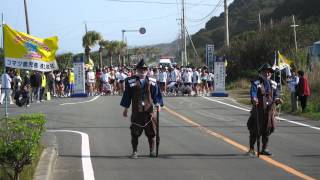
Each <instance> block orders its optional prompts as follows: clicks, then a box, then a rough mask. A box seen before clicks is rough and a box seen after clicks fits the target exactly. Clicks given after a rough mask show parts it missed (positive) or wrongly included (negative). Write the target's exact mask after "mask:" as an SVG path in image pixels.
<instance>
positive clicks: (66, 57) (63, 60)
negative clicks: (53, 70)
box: [56, 53, 73, 69]
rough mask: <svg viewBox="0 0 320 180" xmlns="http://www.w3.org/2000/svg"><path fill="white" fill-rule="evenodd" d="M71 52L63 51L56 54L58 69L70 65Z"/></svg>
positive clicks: (69, 66)
mask: <svg viewBox="0 0 320 180" xmlns="http://www.w3.org/2000/svg"><path fill="white" fill-rule="evenodd" d="M72 57H73V54H72V53H64V54H60V55H57V56H56V60H57V64H58V67H59V69H67V68H71V67H72Z"/></svg>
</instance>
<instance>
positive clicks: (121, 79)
mask: <svg viewBox="0 0 320 180" xmlns="http://www.w3.org/2000/svg"><path fill="white" fill-rule="evenodd" d="M127 77H128V75H127V74H126V73H125V72H124V70H123V69H120V72H119V74H118V78H117V79H118V83H119V95H122V93H123V92H124V80H125V79H126V78H127Z"/></svg>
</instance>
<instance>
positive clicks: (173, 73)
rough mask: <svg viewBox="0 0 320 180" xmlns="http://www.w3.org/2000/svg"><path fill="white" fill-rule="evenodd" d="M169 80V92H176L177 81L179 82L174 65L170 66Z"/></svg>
mask: <svg viewBox="0 0 320 180" xmlns="http://www.w3.org/2000/svg"><path fill="white" fill-rule="evenodd" d="M167 82H168V89H169V92H170V93H174V92H175V89H176V83H177V73H176V71H175V70H174V69H173V68H172V67H169V72H168V79H167Z"/></svg>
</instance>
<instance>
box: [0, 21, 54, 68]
mask: <svg viewBox="0 0 320 180" xmlns="http://www.w3.org/2000/svg"><path fill="white" fill-rule="evenodd" d="M3 32H4V57H5V66H6V67H12V68H17V69H29V70H36V71H43V72H47V71H52V70H56V69H58V65H57V62H56V59H55V54H56V51H57V50H58V37H57V36H54V37H50V38H45V39H42V38H37V37H34V36H31V35H29V34H27V33H24V32H19V31H16V30H14V29H12V28H11V27H9V26H8V25H4V26H3Z"/></svg>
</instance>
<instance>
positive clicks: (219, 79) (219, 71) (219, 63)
mask: <svg viewBox="0 0 320 180" xmlns="http://www.w3.org/2000/svg"><path fill="white" fill-rule="evenodd" d="M225 62H226V59H225V58H224V57H216V58H215V61H214V91H213V93H212V96H215V97H228V93H227V92H226V90H225V82H226V65H225V64H226V63H225Z"/></svg>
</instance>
